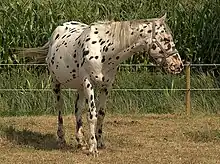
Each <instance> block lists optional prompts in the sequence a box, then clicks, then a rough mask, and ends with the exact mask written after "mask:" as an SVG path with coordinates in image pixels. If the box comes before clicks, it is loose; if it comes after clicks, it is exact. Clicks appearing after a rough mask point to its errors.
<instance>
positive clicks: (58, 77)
mask: <svg viewBox="0 0 220 164" xmlns="http://www.w3.org/2000/svg"><path fill="white" fill-rule="evenodd" d="M165 20H166V14H165V15H164V16H162V17H160V18H153V19H146V20H131V21H118V22H117V21H116V22H115V21H106V22H96V23H93V24H91V25H86V24H84V23H80V22H75V21H71V22H66V23H64V24H63V25H62V26H58V27H57V28H56V29H55V30H54V32H53V34H52V36H51V38H50V40H49V41H48V43H46V44H45V45H44V46H43V47H39V48H31V49H24V51H23V52H22V54H23V55H24V56H25V55H26V56H38V59H41V60H42V59H43V60H44V61H45V58H46V63H47V65H48V69H49V71H50V74H51V77H52V79H53V82H52V84H53V91H54V93H55V95H56V101H57V102H56V109H57V111H58V130H57V135H58V141H59V144H60V145H65V143H66V141H65V137H64V135H65V133H64V126H63V118H62V115H63V104H64V103H63V98H62V95H61V89H62V88H72V89H77V93H78V96H77V99H76V103H75V118H76V140H77V143H78V146H79V147H81V148H86V147H87V143H86V140H85V138H84V132H83V121H82V116H81V113H82V109H83V108H84V105H85V104H87V106H88V113H87V120H88V123H89V130H90V131H89V153H91V154H93V155H97V154H98V150H97V148H101V147H104V142H103V137H102V133H103V130H102V127H103V126H102V125H103V119H104V117H105V106H106V99H107V96H108V94H109V92H110V90H111V88H112V83H113V82H114V79H115V75H116V72H117V67H118V66H119V64H120V63H122V62H123V61H124V60H126V59H128V58H129V57H131V56H132V55H135V54H137V52H142V51H143V52H148V54H149V55H150V56H151V57H152V58H153V59H155V61H156V63H157V64H159V65H161V66H162V67H163V68H164V70H166V71H167V72H169V73H172V74H177V73H180V72H181V71H182V69H183V63H182V61H181V58H180V55H179V53H178V51H177V49H176V48H175V44H174V41H173V37H172V34H171V31H170V29H169V27H168V26H167V24H166V23H165ZM94 87H96V88H98V91H99V92H98V93H99V94H98V95H97V97H96V99H97V100H96V101H95V96H94Z"/></svg>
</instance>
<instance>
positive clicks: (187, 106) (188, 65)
mask: <svg viewBox="0 0 220 164" xmlns="http://www.w3.org/2000/svg"><path fill="white" fill-rule="evenodd" d="M186 113H187V115H190V113H191V97H190V63H189V62H188V63H187V64H186Z"/></svg>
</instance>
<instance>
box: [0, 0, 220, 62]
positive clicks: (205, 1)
mask: <svg viewBox="0 0 220 164" xmlns="http://www.w3.org/2000/svg"><path fill="white" fill-rule="evenodd" d="M164 13H167V15H168V24H169V26H170V27H171V29H172V31H173V34H174V39H175V42H176V46H177V48H178V50H179V52H180V54H181V56H182V58H184V59H188V60H191V61H192V62H194V63H195V62H196V63H219V62H220V46H219V43H220V17H219V15H220V1H219V0H168V1H163V0H139V1H134V0H120V1H119V0H111V1H109V0H98V1H97V0H83V1H82V0H74V1H73V0H62V1H60V0H45V1H43V0H18V1H15V0H1V1H0V53H1V63H8V62H12V61H11V58H10V55H11V54H12V53H11V51H10V48H13V47H36V46H42V45H43V44H44V43H46V42H47V40H48V38H49V37H50V35H51V33H52V31H53V30H54V29H55V27H56V26H58V25H60V24H61V23H63V22H66V21H70V20H76V21H81V22H84V23H88V24H89V23H91V22H94V21H98V20H113V19H114V20H131V19H146V18H152V17H159V16H162V15H163V14H164ZM13 60H14V59H13ZM145 60H147V59H146V58H144V57H143V56H140V57H138V58H136V57H134V58H132V59H130V60H128V61H127V62H129V63H130V62H132V63H140V62H143V61H145Z"/></svg>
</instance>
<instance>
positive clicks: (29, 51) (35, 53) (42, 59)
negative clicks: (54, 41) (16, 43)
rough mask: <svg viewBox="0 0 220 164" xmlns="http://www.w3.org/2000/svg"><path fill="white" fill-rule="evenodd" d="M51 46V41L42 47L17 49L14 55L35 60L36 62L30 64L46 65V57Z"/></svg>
mask: <svg viewBox="0 0 220 164" xmlns="http://www.w3.org/2000/svg"><path fill="white" fill-rule="evenodd" d="M49 45H50V41H48V42H47V43H46V44H45V45H43V46H42V47H37V48H16V49H15V53H14V54H15V55H16V56H17V57H20V58H32V60H34V61H31V62H29V63H39V64H44V63H46V56H47V54H48V51H49Z"/></svg>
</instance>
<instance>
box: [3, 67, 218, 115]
mask: <svg viewBox="0 0 220 164" xmlns="http://www.w3.org/2000/svg"><path fill="white" fill-rule="evenodd" d="M46 65H47V64H0V66H46ZM219 66H220V64H191V63H187V64H185V70H186V71H185V76H186V81H185V82H186V87H185V88H178V89H175V88H166V89H163V88H150V89H147V88H115V89H112V91H117V92H121V91H123V92H133V91H136V92H138V91H140V92H141V91H185V95H186V99H185V101H186V102H185V104H186V113H187V114H188V115H189V114H190V113H191V96H190V95H191V91H220V88H191V86H190V79H191V77H190V70H191V67H219ZM120 67H157V65H154V64H121V65H120ZM63 90H64V91H65V90H66V91H76V89H63ZM4 91H6V92H12V91H17V92H51V91H52V89H24V88H22V89H19V88H11V89H4V88H1V89H0V92H4Z"/></svg>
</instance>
